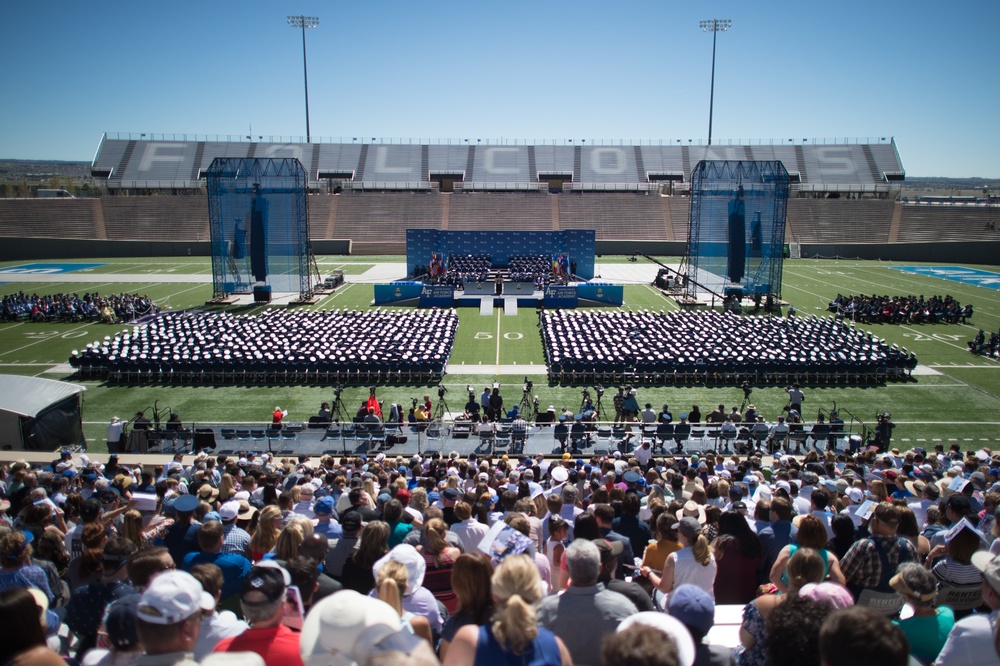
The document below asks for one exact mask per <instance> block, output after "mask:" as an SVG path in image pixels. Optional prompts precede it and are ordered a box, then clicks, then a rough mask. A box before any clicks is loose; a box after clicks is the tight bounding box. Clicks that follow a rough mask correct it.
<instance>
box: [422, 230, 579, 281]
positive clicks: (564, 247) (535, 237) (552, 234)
mask: <svg viewBox="0 0 1000 666" xmlns="http://www.w3.org/2000/svg"><path fill="white" fill-rule="evenodd" d="M434 253H437V254H444V256H445V259H446V260H447V258H448V257H449V256H453V255H455V256H461V255H489V256H490V257H491V260H492V263H493V266H494V267H498V268H505V267H506V266H507V261H508V259H509V258H510V257H515V256H526V255H532V256H534V255H545V256H547V257H557V256H559V255H562V254H566V255H568V256H569V261H570V263H574V262H575V263H576V275H578V276H580V277H581V278H583V279H585V280H589V279H591V278H593V277H594V230H593V229H569V230H566V231H440V230H438V229H407V230H406V270H407V272H408V273H409V274H410V275H412V274H413V271H414V269H416V268H417V267H418V266H424V267H426V266H427V265H428V263H429V262H430V260H431V255H432V254H434Z"/></svg>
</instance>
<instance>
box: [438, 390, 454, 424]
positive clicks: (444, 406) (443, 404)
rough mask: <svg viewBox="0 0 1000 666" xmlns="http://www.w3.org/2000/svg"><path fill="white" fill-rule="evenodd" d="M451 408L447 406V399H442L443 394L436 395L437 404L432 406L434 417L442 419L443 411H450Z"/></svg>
mask: <svg viewBox="0 0 1000 666" xmlns="http://www.w3.org/2000/svg"><path fill="white" fill-rule="evenodd" d="M450 411H451V408H450V407H449V406H448V401H446V400H445V399H444V396H443V395H441V396H438V401H437V404H436V405H435V406H434V418H436V419H442V420H444V415H445V412H450Z"/></svg>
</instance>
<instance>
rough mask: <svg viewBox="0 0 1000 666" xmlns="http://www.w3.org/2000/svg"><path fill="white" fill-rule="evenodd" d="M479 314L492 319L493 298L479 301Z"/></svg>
mask: <svg viewBox="0 0 1000 666" xmlns="http://www.w3.org/2000/svg"><path fill="white" fill-rule="evenodd" d="M479 314H481V315H483V316H484V317H492V316H493V298H492V297H489V298H484V299H482V300H481V301H479Z"/></svg>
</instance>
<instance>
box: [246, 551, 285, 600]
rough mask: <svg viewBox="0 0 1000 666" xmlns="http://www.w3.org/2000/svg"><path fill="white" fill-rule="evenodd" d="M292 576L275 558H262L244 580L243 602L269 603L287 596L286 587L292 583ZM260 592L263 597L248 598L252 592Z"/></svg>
mask: <svg viewBox="0 0 1000 666" xmlns="http://www.w3.org/2000/svg"><path fill="white" fill-rule="evenodd" d="M291 582H292V577H291V576H290V575H289V574H288V571H286V570H285V569H284V568H283V567H281V566H279V565H278V564H277V563H276V562H274V561H273V560H261V561H260V562H258V563H257V564H256V565H254V567H253V568H252V569H250V573H249V574H247V577H246V578H245V579H244V580H243V589H242V590H241V591H240V597H241V598H242V600H243V603H250V604H269V603H274V602H275V601H277V600H278V599H282V598H284V596H285V588H287V587H288V586H289V585H291ZM254 593H259V594H261V595H263V597H264V598H263V599H253V600H248V599H247V597H248V596H249V595H251V594H254Z"/></svg>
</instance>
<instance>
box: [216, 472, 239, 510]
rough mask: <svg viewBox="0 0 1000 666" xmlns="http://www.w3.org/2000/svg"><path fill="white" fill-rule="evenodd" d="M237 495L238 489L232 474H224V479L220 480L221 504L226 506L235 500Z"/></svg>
mask: <svg viewBox="0 0 1000 666" xmlns="http://www.w3.org/2000/svg"><path fill="white" fill-rule="evenodd" d="M235 494H236V487H235V486H234V484H233V477H232V475H231V474H223V475H222V478H221V479H219V503H220V504H225V503H226V502H228V501H229V500H231V499H232V498H233V495H235Z"/></svg>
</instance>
